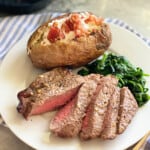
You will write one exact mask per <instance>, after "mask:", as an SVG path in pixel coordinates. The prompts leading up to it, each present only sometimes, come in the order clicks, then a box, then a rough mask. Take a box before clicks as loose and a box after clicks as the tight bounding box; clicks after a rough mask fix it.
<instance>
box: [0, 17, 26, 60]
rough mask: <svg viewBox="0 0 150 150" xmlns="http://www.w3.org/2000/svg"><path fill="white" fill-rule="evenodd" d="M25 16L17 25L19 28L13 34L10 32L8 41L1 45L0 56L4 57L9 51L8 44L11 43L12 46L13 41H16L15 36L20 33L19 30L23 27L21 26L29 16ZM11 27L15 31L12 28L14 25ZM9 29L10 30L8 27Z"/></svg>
mask: <svg viewBox="0 0 150 150" xmlns="http://www.w3.org/2000/svg"><path fill="white" fill-rule="evenodd" d="M23 17H24V19H23V20H22V21H21V22H19V24H18V25H17V28H16V29H15V30H14V32H13V34H11V33H10V34H9V36H8V38H9V40H8V41H6V42H5V43H4V44H3V45H2V46H1V49H0V58H3V57H4V55H5V54H6V53H7V51H8V49H7V47H8V45H11V46H12V43H13V41H14V38H15V36H16V35H18V32H19V30H21V29H22V28H21V26H22V25H23V24H24V23H25V22H26V19H28V17H27V16H23ZM11 29H12V31H13V28H12V27H11ZM7 30H8V29H7ZM6 39H7V38H6Z"/></svg>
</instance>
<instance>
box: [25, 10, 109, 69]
mask: <svg viewBox="0 0 150 150" xmlns="http://www.w3.org/2000/svg"><path fill="white" fill-rule="evenodd" d="M110 44H111V32H110V28H109V26H108V24H106V23H104V21H103V19H102V18H100V17H96V16H95V15H93V14H92V13H89V12H80V13H77V12H74V13H68V14H65V15H62V16H59V17H56V18H54V19H51V20H50V21H48V22H46V23H45V24H43V25H41V26H40V27H39V28H38V29H37V30H36V31H35V32H34V33H33V34H32V35H31V37H30V39H29V41H28V45H27V52H28V55H29V57H30V59H31V61H32V63H33V65H35V66H36V67H39V68H44V69H50V68H54V67H59V66H71V67H78V66H82V65H85V64H87V63H89V62H90V61H92V60H94V59H95V58H97V57H98V56H100V55H102V54H103V53H104V52H105V51H106V50H107V49H108V47H109V46H110Z"/></svg>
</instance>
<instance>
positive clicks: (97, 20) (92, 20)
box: [85, 15, 103, 25]
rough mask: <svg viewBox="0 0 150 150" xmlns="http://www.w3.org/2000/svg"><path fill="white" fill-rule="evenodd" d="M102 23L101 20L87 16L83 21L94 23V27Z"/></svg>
mask: <svg viewBox="0 0 150 150" xmlns="http://www.w3.org/2000/svg"><path fill="white" fill-rule="evenodd" d="M102 22H103V19H102V18H98V17H96V16H94V15H89V17H88V18H87V19H86V20H85V23H94V24H96V25H101V24H102Z"/></svg>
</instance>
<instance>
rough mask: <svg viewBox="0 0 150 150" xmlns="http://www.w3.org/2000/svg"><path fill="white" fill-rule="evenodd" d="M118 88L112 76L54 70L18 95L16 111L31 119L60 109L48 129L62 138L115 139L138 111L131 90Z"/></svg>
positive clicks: (39, 77) (62, 69)
mask: <svg viewBox="0 0 150 150" xmlns="http://www.w3.org/2000/svg"><path fill="white" fill-rule="evenodd" d="M117 85H118V79H117V78H116V77H115V76H113V75H107V76H103V75H100V74H90V75H86V76H80V75H77V74H75V73H73V72H72V71H71V70H68V69H65V68H55V69H53V70H51V71H49V72H47V73H44V74H41V75H39V76H38V77H37V78H36V79H35V80H34V81H33V82H32V83H31V84H30V85H29V87H28V88H26V89H25V90H23V91H21V92H19V93H18V98H19V104H18V106H17V109H18V112H19V113H21V114H22V115H23V116H24V117H25V118H28V117H29V116H31V115H38V114H42V113H45V112H48V111H52V110H55V109H56V108H59V109H58V111H57V112H56V114H55V115H54V117H53V118H51V122H50V127H49V128H50V131H51V132H52V133H54V134H55V135H57V136H60V137H75V136H77V135H80V138H81V139H84V140H87V139H93V138H96V137H100V138H102V139H105V140H106V139H114V138H115V137H116V136H117V135H118V134H121V133H123V132H124V131H125V129H126V128H127V126H128V125H129V123H130V122H131V120H132V118H133V117H134V115H135V114H136V112H137V110H138V105H137V102H136V100H135V98H134V96H133V95H132V93H131V91H130V90H129V89H128V88H127V87H123V88H121V89H120V88H119V87H118V86H117ZM48 121H49V120H48Z"/></svg>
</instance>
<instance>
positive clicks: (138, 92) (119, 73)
mask: <svg viewBox="0 0 150 150" xmlns="http://www.w3.org/2000/svg"><path fill="white" fill-rule="evenodd" d="M90 73H99V74H103V75H108V74H112V75H115V76H116V77H117V78H118V80H119V82H118V86H119V87H123V86H127V87H128V88H129V89H130V90H131V92H132V93H133V95H134V96H135V99H136V100H137V103H138V105H139V107H140V106H142V105H144V104H145V103H146V102H147V101H148V100H149V99H150V95H148V88H146V87H145V84H146V80H145V78H144V77H145V76H149V75H147V74H144V72H143V70H142V69H141V68H139V67H137V68H136V67H134V66H133V65H132V64H131V63H130V62H129V61H128V60H127V59H126V58H125V57H124V56H117V55H115V54H113V53H109V54H104V55H103V56H102V58H101V59H99V60H95V61H94V62H92V63H90V64H87V65H86V66H85V67H84V68H83V69H81V70H79V72H78V74H80V75H88V74H90Z"/></svg>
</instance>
